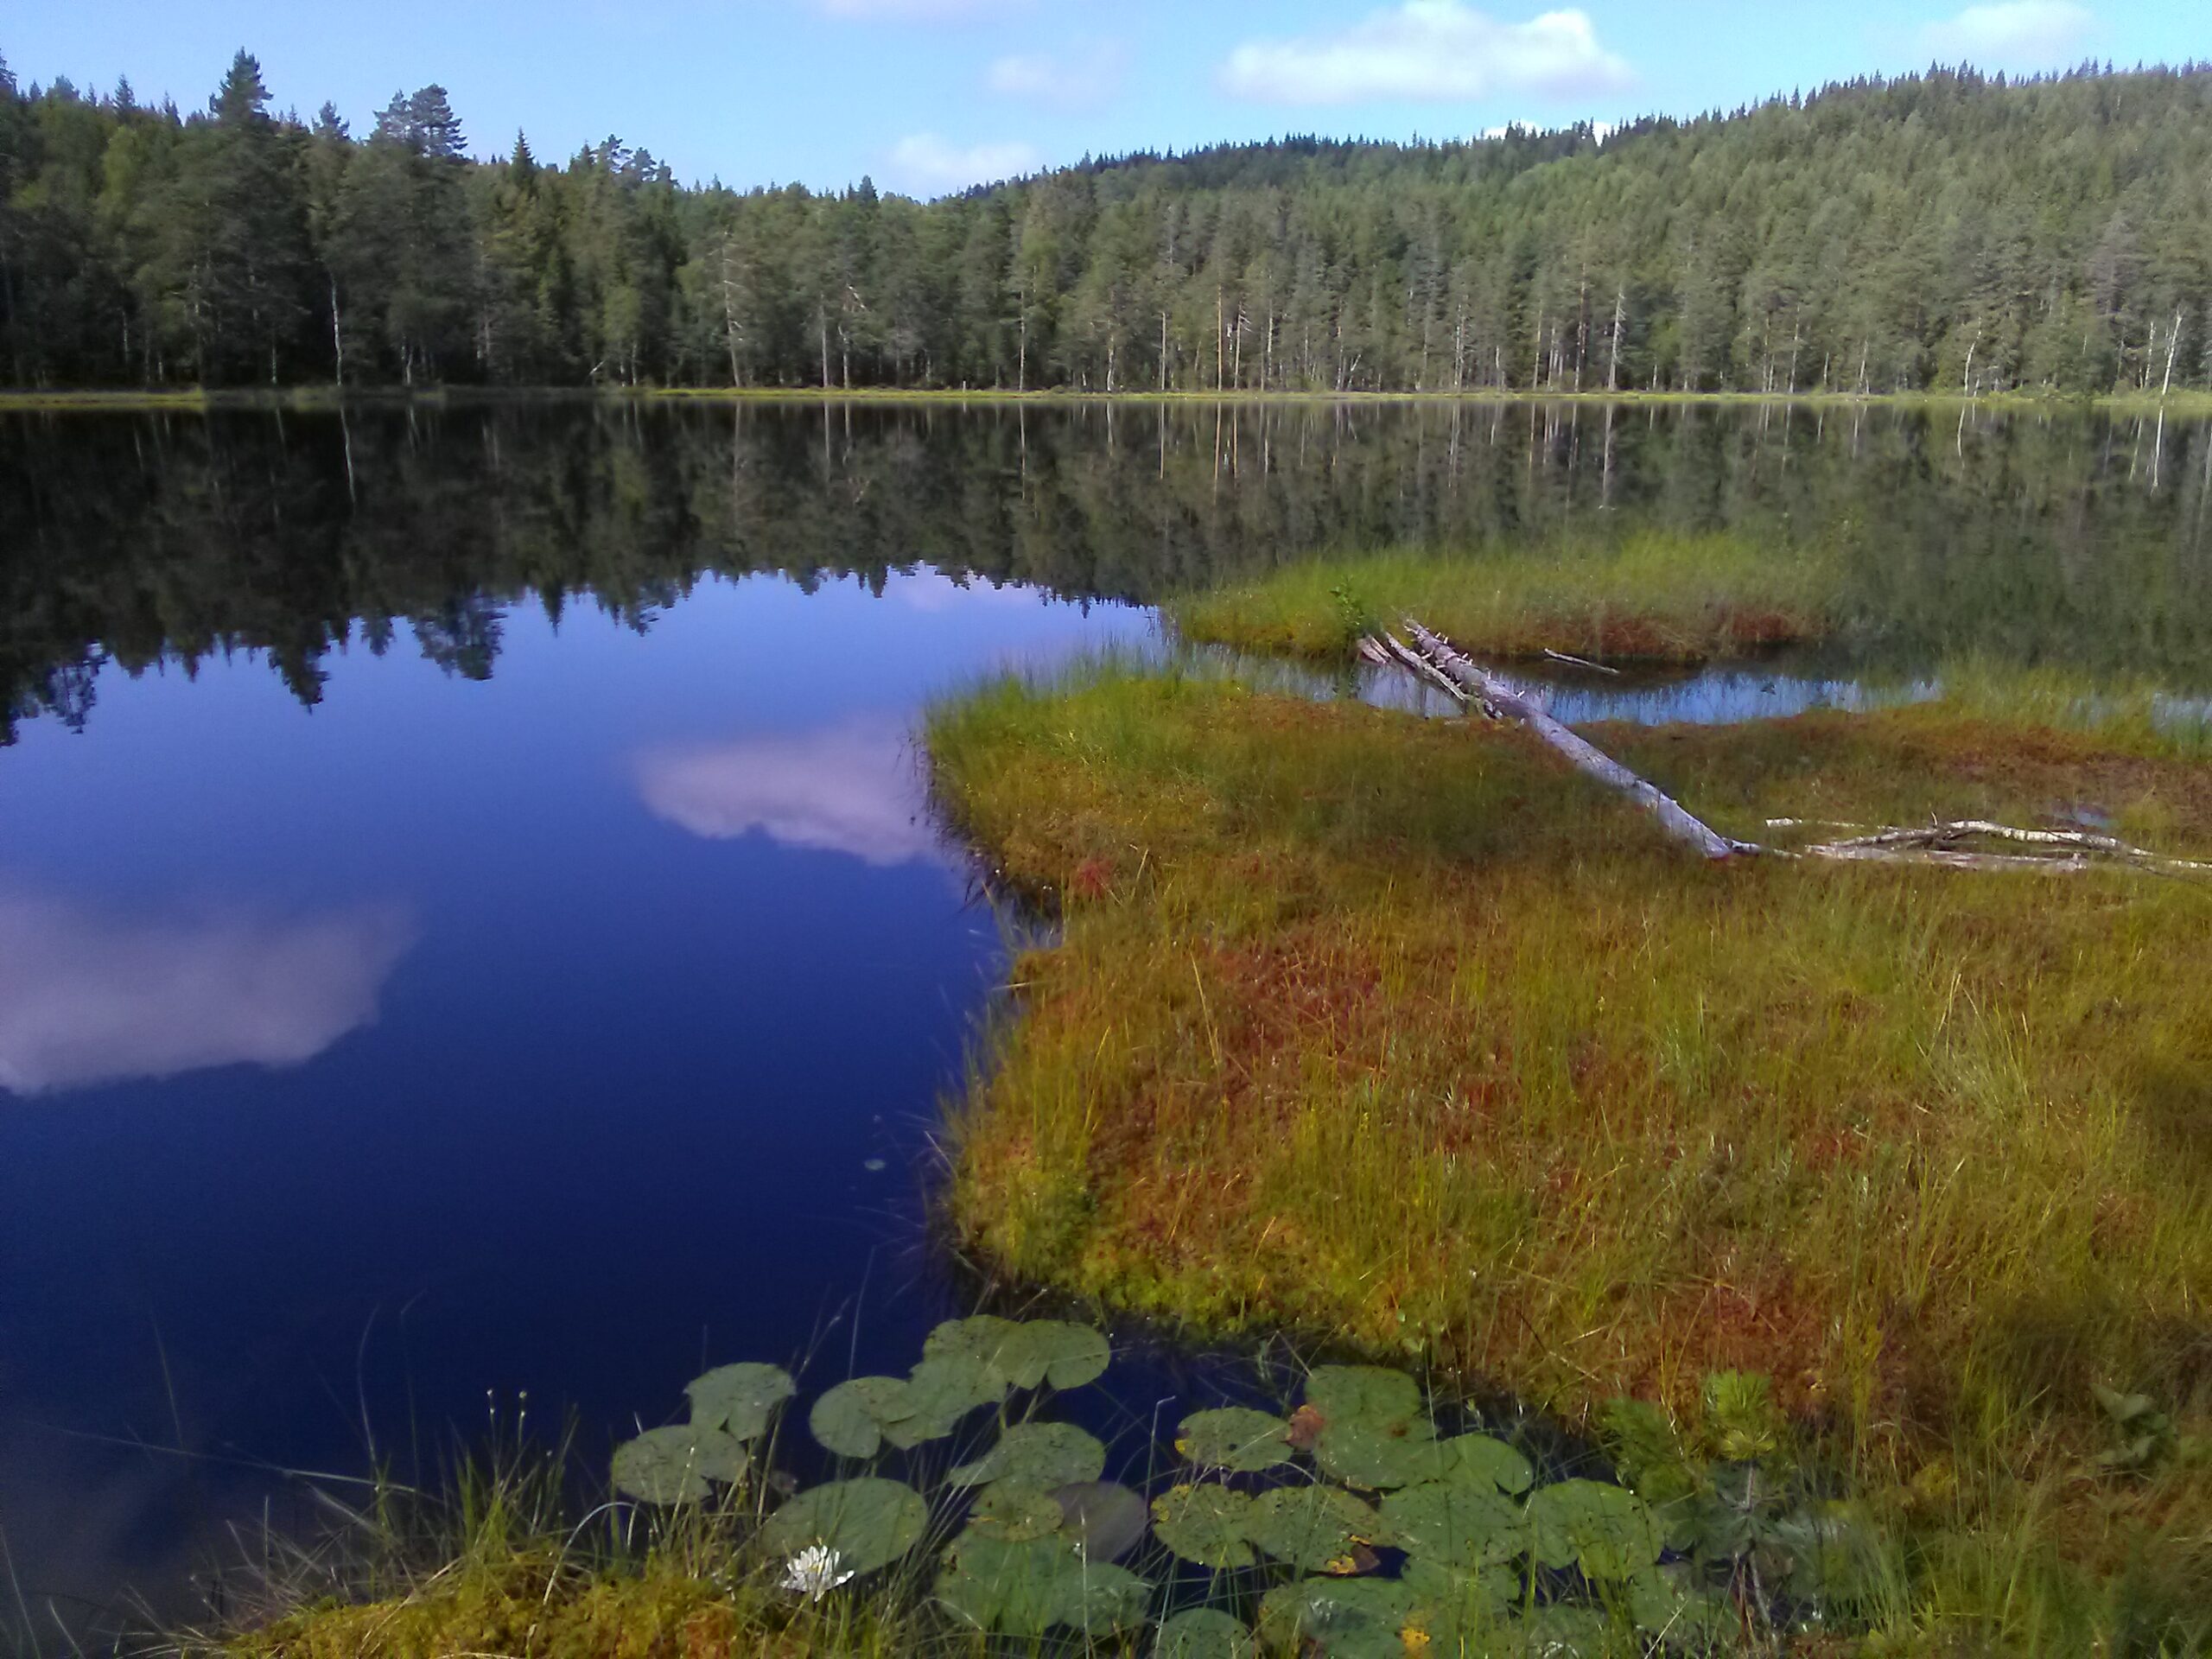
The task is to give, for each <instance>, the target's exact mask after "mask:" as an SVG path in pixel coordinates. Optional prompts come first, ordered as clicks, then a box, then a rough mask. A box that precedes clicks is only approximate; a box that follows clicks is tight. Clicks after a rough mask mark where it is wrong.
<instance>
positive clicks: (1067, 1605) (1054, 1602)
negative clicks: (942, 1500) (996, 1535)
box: [937, 1532, 1152, 1636]
mask: <svg viewBox="0 0 2212 1659" xmlns="http://www.w3.org/2000/svg"><path fill="white" fill-rule="evenodd" d="M937 1594H938V1600H940V1601H942V1602H943V1603H944V1605H946V1606H947V1607H949V1608H950V1609H951V1610H952V1611H954V1612H956V1613H957V1614H958V1615H959V1616H960V1617H961V1618H964V1619H966V1620H967V1621H968V1622H969V1624H973V1625H975V1626H976V1628H977V1629H978V1630H995V1631H999V1632H1001V1633H1003V1634H1006V1635H1008V1636H1041V1635H1043V1634H1044V1633H1045V1632H1046V1630H1051V1629H1052V1628H1053V1627H1054V1626H1056V1625H1065V1626H1067V1627H1068V1628H1070V1629H1073V1630H1081V1631H1083V1632H1084V1634H1086V1635H1093V1636H1097V1635H1104V1634H1107V1633H1109V1632H1110V1631H1113V1630H1126V1629H1128V1627H1129V1626H1131V1625H1134V1624H1140V1623H1141V1622H1142V1621H1143V1619H1144V1617H1145V1609H1146V1606H1147V1604H1148V1603H1149V1602H1150V1600H1151V1599H1152V1586H1150V1585H1148V1584H1147V1583H1146V1582H1145V1581H1144V1580H1142V1579H1140V1578H1138V1577H1137V1576H1136V1574H1135V1573H1131V1572H1129V1571H1128V1569H1127V1568H1126V1567H1116V1566H1113V1565H1112V1564H1111V1563H1109V1562H1103V1561H1091V1560H1085V1559H1084V1556H1083V1555H1082V1554H1081V1553H1080V1552H1079V1551H1077V1550H1076V1549H1075V1548H1073V1547H1072V1546H1071V1543H1070V1542H1069V1541H1068V1540H1066V1539H1065V1538H1062V1537H1058V1536H1055V1537H1050V1538H1033V1539H1030V1540H1028V1541H1026V1542H1021V1543H1008V1542H1005V1541H1001V1540H997V1539H993V1538H988V1537H980V1536H978V1535H976V1534H975V1533H973V1532H965V1533H963V1534H962V1535H960V1537H959V1538H958V1539H957V1540H956V1541H954V1544H953V1548H952V1560H951V1564H950V1566H949V1567H947V1568H946V1570H945V1571H944V1573H940V1574H939V1575H938V1581H937Z"/></svg>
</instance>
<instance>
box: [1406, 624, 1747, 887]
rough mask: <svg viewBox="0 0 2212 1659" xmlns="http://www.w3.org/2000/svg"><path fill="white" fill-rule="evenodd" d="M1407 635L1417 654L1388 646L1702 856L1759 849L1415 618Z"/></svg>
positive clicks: (1724, 856) (1731, 855) (1718, 856)
mask: <svg viewBox="0 0 2212 1659" xmlns="http://www.w3.org/2000/svg"><path fill="white" fill-rule="evenodd" d="M1406 631H1407V632H1408V633H1410V634H1412V635H1413V637H1414V644H1415V645H1419V646H1420V648H1421V649H1420V650H1419V651H1418V652H1415V651H1414V650H1412V649H1410V648H1409V647H1408V646H1407V645H1405V644H1404V642H1402V640H1399V639H1396V638H1395V637H1394V636H1389V635H1386V636H1384V637H1385V639H1386V641H1387V646H1386V648H1394V649H1393V654H1394V655H1396V656H1399V657H1401V658H1414V659H1416V660H1418V661H1421V662H1422V663H1423V664H1426V666H1427V668H1428V669H1429V670H1431V671H1433V673H1435V674H1437V675H1440V676H1441V677H1446V678H1448V679H1450V680H1452V681H1453V682H1454V683H1457V684H1459V685H1460V686H1462V687H1464V688H1465V690H1466V693H1467V695H1468V696H1471V697H1473V698H1478V699H1479V700H1480V701H1481V702H1482V705H1483V707H1484V709H1487V710H1488V711H1489V712H1490V713H1491V714H1492V715H1496V716H1497V717H1499V718H1501V719H1506V720H1517V721H1520V722H1521V723H1522V725H1523V726H1526V727H1527V728H1529V730H1530V731H1531V732H1534V733H1535V734H1536V736H1537V737H1539V738H1540V739H1541V740H1542V741H1544V742H1545V743H1546V744H1547V745H1548V746H1549V747H1552V748H1553V749H1555V750H1557V751H1558V752H1559V753H1560V754H1562V755H1564V756H1565V757H1566V758H1567V762H1568V764H1569V765H1571V766H1573V768H1574V769H1575V770H1576V771H1577V772H1581V773H1582V774H1583V775H1584V776H1586V777H1589V778H1594V779H1597V780H1598V782H1599V783H1601V784H1603V785H1605V786H1606V787H1607V788H1608V789H1612V790H1617V791H1619V792H1620V793H1621V794H1623V795H1625V796H1627V797H1628V798H1629V799H1630V800H1631V801H1633V802H1635V803H1636V804H1637V806H1639V807H1641V808H1642V809H1643V810H1644V811H1646V812H1649V814H1650V815H1651V816H1652V817H1653V819H1655V820H1656V822H1657V823H1658V825H1659V827H1660V828H1661V829H1663V830H1665V831H1666V832H1667V834H1669V836H1673V837H1674V838H1675V840H1676V841H1679V842H1681V843H1682V844H1683V845H1684V846H1685V847H1688V848H1690V849H1692V850H1694V852H1696V853H1697V854H1698V855H1700V856H1701V857H1704V858H1709V859H1715V860H1719V859H1727V858H1734V857H1737V856H1738V855H1747V854H1753V853H1757V852H1759V851H1760V850H1761V849H1760V848H1759V847H1758V845H1757V843H1755V842H1748V841H1737V840H1734V839H1732V837H1730V836H1724V835H1722V834H1721V833H1720V832H1719V830H1717V829H1713V826H1712V825H1710V824H1708V823H1706V822H1705V821H1704V820H1703V819H1702V818H1700V817H1696V816H1695V815H1694V814H1693V813H1691V812H1689V811H1688V810H1686V809H1684V807H1683V806H1682V804H1681V803H1680V802H1679V801H1677V800H1675V798H1674V797H1673V796H1671V795H1669V794H1668V793H1667V792H1666V791H1664V790H1662V789H1661V788H1660V787H1659V786H1658V785H1656V784H1652V783H1649V782H1647V781H1645V780H1644V779H1642V778H1639V777H1638V776H1637V774H1636V773H1634V772H1630V770H1629V769H1628V768H1627V767H1626V766H1623V765H1621V763H1620V762H1619V761H1618V760H1614V759H1613V758H1612V756H1611V755H1609V754H1607V753H1605V751H1604V750H1603V749H1600V748H1599V747H1597V746H1596V745H1595V744H1593V743H1591V742H1588V741H1586V740H1584V739H1583V738H1581V737H1580V736H1578V735H1577V734H1575V733H1574V732H1573V730H1571V729H1570V728H1567V727H1565V726H1562V725H1561V724H1560V722H1559V721H1556V720H1554V719H1553V718H1552V717H1551V715H1549V714H1548V713H1547V712H1546V711H1545V709H1544V706H1543V704H1542V703H1541V702H1540V701H1538V700H1537V699H1536V697H1535V696H1533V695H1530V694H1528V693H1525V692H1521V691H1516V690H1514V689H1513V687H1511V686H1510V685H1508V684H1507V683H1505V682H1504V681H1503V680H1501V679H1499V678H1498V677H1497V676H1496V675H1494V674H1491V673H1489V672H1488V671H1485V670H1484V669H1483V668H1481V667H1480V666H1478V664H1475V663H1472V662H1470V661H1469V660H1468V659H1467V658H1465V657H1463V656H1461V655H1460V654H1459V652H1457V651H1456V650H1454V649H1453V648H1452V644H1451V642H1450V641H1449V640H1447V639H1444V638H1443V637H1442V636H1441V635H1440V634H1435V633H1432V632H1429V631H1428V630H1427V628H1425V627H1423V626H1421V624H1420V623H1418V622H1416V621H1415V620H1414V619H1413V618H1411V617H1408V618H1407V619H1406Z"/></svg>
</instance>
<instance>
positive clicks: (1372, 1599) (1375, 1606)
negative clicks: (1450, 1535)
mask: <svg viewBox="0 0 2212 1659" xmlns="http://www.w3.org/2000/svg"><path fill="white" fill-rule="evenodd" d="M1418 1605H1419V1599H1418V1598H1417V1597H1416V1596H1415V1595H1414V1592H1413V1591H1411V1590H1410V1589H1408V1587H1407V1586H1405V1585H1403V1584H1402V1583H1400V1582H1399V1581H1398V1580H1395V1579H1301V1580H1299V1581H1298V1582H1297V1583H1295V1584H1286V1585H1281V1586H1278V1587H1277V1588H1275V1589H1273V1590H1270V1591H1268V1593H1267V1594H1266V1595H1265V1596H1264V1597H1262V1599H1261V1601H1260V1638H1261V1640H1262V1642H1263V1643H1265V1644H1266V1646H1267V1648H1268V1650H1269V1651H1270V1652H1277V1653H1306V1652H1319V1653H1324V1654H1330V1655H1334V1656H1338V1659H1408V1653H1409V1652H1410V1651H1411V1649H1412V1646H1413V1645H1414V1644H1408V1642H1407V1641H1406V1637H1405V1632H1406V1630H1408V1627H1409V1626H1414V1614H1415V1611H1416V1610H1417V1608H1418Z"/></svg>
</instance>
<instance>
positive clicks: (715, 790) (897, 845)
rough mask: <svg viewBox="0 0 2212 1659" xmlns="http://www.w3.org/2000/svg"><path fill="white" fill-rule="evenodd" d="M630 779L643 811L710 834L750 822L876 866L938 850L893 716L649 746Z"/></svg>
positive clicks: (742, 830)
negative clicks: (762, 734)
mask: <svg viewBox="0 0 2212 1659" xmlns="http://www.w3.org/2000/svg"><path fill="white" fill-rule="evenodd" d="M637 779H638V793H639V798H641V799H642V800H643V801H644V802H645V810H648V811H649V812H651V813H652V815H653V816H654V817H657V818H660V819H662V820H664V822H666V823H672V824H675V825H676V826H677V828H678V829H688V830H690V832H691V834H693V835H695V836H701V837H702V838H703V839H706V840H709V841H734V840H736V839H737V838H738V837H739V836H745V835H749V834H751V833H752V832H753V831H754V830H756V829H757V830H759V831H760V833H761V834H763V835H765V836H767V837H768V838H769V839H770V840H771V841H773V842H779V843H780V844H782V845H783V846H785V847H804V848H810V849H814V850H817V851H822V852H833V853H848V854H850V855H852V856H853V857H855V858H857V859H860V860H861V861H864V862H866V863H869V864H875V865H880V866H890V865H893V864H905V863H910V862H913V861H923V860H935V859H939V858H942V857H944V844H943V842H941V841H940V840H939V839H938V833H937V831H936V829H934V828H933V827H932V826H931V823H930V818H929V813H928V810H927V806H926V804H925V800H924V798H923V792H922V786H921V779H920V777H919V774H918V768H917V766H916V764H915V759H914V753H913V747H912V742H911V741H910V740H909V738H908V736H907V731H906V726H905V725H904V723H902V722H900V721H895V720H891V719H880V720H859V721H847V722H845V723H843V724H842V725H837V726H831V727H828V728H823V729H822V730H820V731H813V732H802V733H798V734H793V735H783V736H775V737H744V738H737V739H734V740H732V741H729V742H727V743H694V744H683V745H671V746H670V747H665V748H658V749H649V750H647V751H646V752H645V753H643V754H641V755H640V756H639V758H638V761H637Z"/></svg>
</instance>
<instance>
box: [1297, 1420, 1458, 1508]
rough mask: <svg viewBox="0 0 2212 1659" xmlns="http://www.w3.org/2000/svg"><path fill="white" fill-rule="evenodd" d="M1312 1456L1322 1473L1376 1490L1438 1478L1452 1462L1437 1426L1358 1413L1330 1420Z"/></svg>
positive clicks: (1444, 1473) (1449, 1467)
mask: <svg viewBox="0 0 2212 1659" xmlns="http://www.w3.org/2000/svg"><path fill="white" fill-rule="evenodd" d="M1313 1459H1314V1461H1315V1462H1317V1463H1319V1465H1321V1469H1322V1472H1323V1473H1325V1474H1327V1475H1329V1476H1331V1477H1332V1478H1335V1479H1338V1480H1341V1481H1343V1482H1344V1483H1345V1484H1348V1485H1352V1486H1364V1487H1367V1488H1368V1489H1369V1490H1370V1491H1384V1490H1386V1489H1387V1488H1389V1487H1392V1486H1411V1485H1413V1484H1415V1483H1416V1482H1419V1481H1424V1480H1440V1479H1442V1478H1444V1477H1445V1476H1446V1475H1447V1474H1449V1473H1450V1472H1451V1466H1452V1465H1451V1460H1450V1458H1449V1456H1448V1454H1446V1452H1443V1451H1442V1450H1441V1449H1440V1443H1439V1442H1438V1440H1437V1439H1436V1430H1435V1427H1433V1425H1432V1424H1430V1423H1428V1422H1427V1421H1423V1420H1421V1419H1418V1418H1416V1419H1414V1421H1410V1422H1402V1423H1390V1424H1378V1423H1374V1422H1370V1421H1368V1420H1367V1419H1365V1418H1359V1417H1354V1418H1346V1419H1339V1420H1335V1421H1331V1422H1330V1424H1329V1426H1328V1427H1326V1428H1324V1429H1323V1430H1322V1431H1321V1433H1320V1437H1319V1439H1318V1440H1315V1441H1314V1443H1313Z"/></svg>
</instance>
